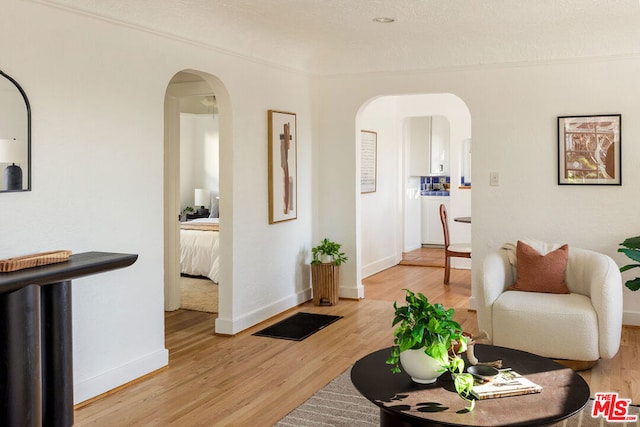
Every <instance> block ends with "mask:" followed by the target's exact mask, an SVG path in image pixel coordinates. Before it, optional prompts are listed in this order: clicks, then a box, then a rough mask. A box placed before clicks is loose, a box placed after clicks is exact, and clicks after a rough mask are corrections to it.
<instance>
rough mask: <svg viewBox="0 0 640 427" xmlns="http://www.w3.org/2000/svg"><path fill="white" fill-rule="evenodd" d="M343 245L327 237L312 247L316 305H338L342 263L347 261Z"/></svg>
mask: <svg viewBox="0 0 640 427" xmlns="http://www.w3.org/2000/svg"><path fill="white" fill-rule="evenodd" d="M341 247H342V245H341V244H340V243H336V242H333V241H331V240H329V239H327V238H324V239H323V240H321V241H320V244H319V245H318V246H316V247H314V248H312V249H311V254H312V256H313V259H312V260H311V286H312V289H313V304H314V305H336V304H338V299H339V295H340V265H341V264H343V263H344V262H346V261H347V259H348V258H347V257H346V256H345V254H344V252H341V251H340V248H341Z"/></svg>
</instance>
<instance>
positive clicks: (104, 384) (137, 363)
mask: <svg viewBox="0 0 640 427" xmlns="http://www.w3.org/2000/svg"><path fill="white" fill-rule="evenodd" d="M168 363H169V351H168V350H167V349H162V350H158V351H156V352H155V353H151V354H148V355H146V356H144V357H141V358H140V359H136V360H132V361H131V362H129V363H127V364H126V365H123V366H119V367H117V368H115V369H111V370H110V371H107V372H105V373H103V374H100V375H97V376H95V377H93V378H89V379H88V380H85V381H80V382H77V383H75V384H74V386H73V402H74V404H78V403H81V402H84V401H85V400H89V399H91V398H93V397H96V396H99V395H101V394H103V393H106V392H108V391H110V390H113V389H114V388H117V387H120V386H121V385H124V384H127V383H129V382H131V381H133V380H135V379H137V378H140V377H142V376H144V375H147V374H149V373H151V372H153V371H156V370H158V369H160V368H162V367H165V366H167V364H168Z"/></svg>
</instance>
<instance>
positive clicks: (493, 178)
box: [489, 172, 500, 187]
mask: <svg viewBox="0 0 640 427" xmlns="http://www.w3.org/2000/svg"><path fill="white" fill-rule="evenodd" d="M489 185H491V186H492V187H497V186H499V185H500V174H499V173H498V172H490V173H489Z"/></svg>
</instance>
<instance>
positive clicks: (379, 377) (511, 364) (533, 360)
mask: <svg viewBox="0 0 640 427" xmlns="http://www.w3.org/2000/svg"><path fill="white" fill-rule="evenodd" d="M390 354H391V349H390V348H386V349H383V350H378V351H376V352H374V353H371V354H369V355H367V356H365V357H364V358H362V359H360V360H359V361H358V362H356V364H355V365H354V366H353V368H352V370H351V381H352V382H353V384H354V385H355V387H356V389H358V391H359V392H360V393H361V394H362V395H363V396H364V397H366V398H367V399H369V400H370V401H371V402H373V403H374V404H376V405H377V406H378V407H380V425H381V426H463V425H464V426H525V425H526V426H540V425H547V424H552V423H555V422H558V421H561V420H563V419H565V418H568V417H570V416H571V415H573V414H575V413H577V412H578V411H580V410H581V409H582V408H584V406H585V405H586V403H587V402H588V401H589V395H590V391H589V385H588V384H587V383H586V381H585V380H584V379H582V377H581V376H580V375H578V374H576V373H575V372H573V371H572V370H571V369H569V368H567V367H565V366H563V365H560V364H559V363H556V362H554V361H553V360H551V359H547V358H544V357H540V356H537V355H535V354H531V353H527V352H524V351H519V350H513V349H509V348H505V347H497V346H492V345H484V344H476V349H475V354H476V356H477V357H478V359H479V360H480V361H483V362H487V361H493V360H498V359H501V360H502V362H503V363H502V365H503V367H504V368H507V367H508V368H512V369H513V370H514V371H516V372H518V373H519V374H521V375H522V376H524V377H526V378H528V379H529V380H531V381H533V382H534V383H536V384H539V385H541V386H542V388H543V389H542V392H541V393H535V394H527V395H521V396H510V397H501V398H495V399H484V400H478V401H476V405H475V409H474V410H473V411H471V412H467V411H465V410H464V408H465V407H466V406H468V402H466V401H465V400H463V399H462V398H461V397H460V396H458V394H457V393H456V392H455V388H454V386H453V381H452V379H451V375H450V374H449V373H445V374H443V375H442V376H441V377H440V378H439V379H438V381H436V383H434V384H431V385H420V384H416V383H414V382H413V381H412V380H411V378H410V377H409V375H407V374H406V373H405V372H404V371H403V372H401V373H399V374H393V373H391V366H390V365H387V364H386V363H385V361H386V359H387V358H388V357H389V355H390Z"/></svg>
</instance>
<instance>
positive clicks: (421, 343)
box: [386, 289, 475, 411]
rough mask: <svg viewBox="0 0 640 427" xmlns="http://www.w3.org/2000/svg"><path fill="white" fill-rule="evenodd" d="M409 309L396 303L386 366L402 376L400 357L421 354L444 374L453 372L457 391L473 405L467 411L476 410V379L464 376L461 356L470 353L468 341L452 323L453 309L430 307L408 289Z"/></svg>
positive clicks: (454, 323)
mask: <svg viewBox="0 0 640 427" xmlns="http://www.w3.org/2000/svg"><path fill="white" fill-rule="evenodd" d="M405 291H406V305H404V306H400V307H399V306H398V304H397V302H394V303H393V309H394V310H395V317H394V319H393V325H392V326H396V325H397V326H396V329H395V331H394V334H393V335H394V340H393V344H394V345H393V347H392V348H391V356H390V357H389V358H388V359H387V361H386V363H387V364H389V365H393V366H392V368H391V371H392V372H393V373H399V372H400V366H399V361H400V353H401V352H403V351H406V350H418V349H421V348H423V347H424V349H425V350H424V352H425V353H426V354H427V355H429V356H431V357H433V358H434V359H435V360H436V361H438V363H439V364H440V365H441V366H442V372H444V371H446V370H448V371H449V372H451V375H452V378H453V380H454V385H455V388H456V391H457V392H458V394H459V395H460V397H462V398H463V399H465V400H467V401H469V402H470V407H468V408H467V410H469V411H471V410H473V407H474V404H475V400H474V399H472V397H471V387H473V376H472V375H471V374H469V373H464V360H463V359H462V358H461V357H460V356H459V354H461V353H464V352H465V351H466V350H467V338H466V337H465V336H464V335H463V330H462V328H461V327H460V325H459V324H458V323H457V322H456V321H454V320H453V314H454V309H453V308H450V309H446V308H444V306H443V305H442V304H431V303H430V302H429V300H428V299H427V297H425V296H424V295H423V294H421V293H418V294H415V293H414V292H412V291H410V290H408V289H405Z"/></svg>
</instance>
